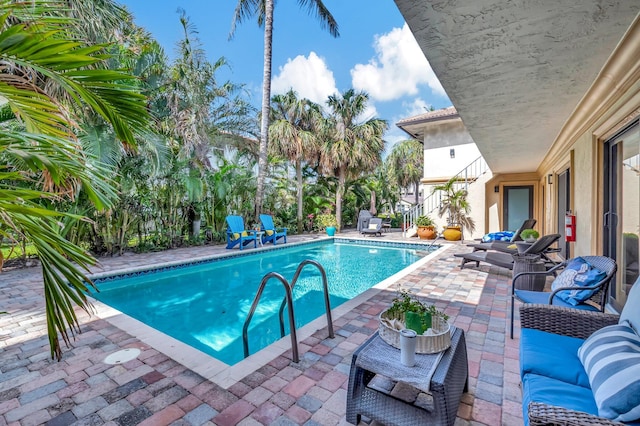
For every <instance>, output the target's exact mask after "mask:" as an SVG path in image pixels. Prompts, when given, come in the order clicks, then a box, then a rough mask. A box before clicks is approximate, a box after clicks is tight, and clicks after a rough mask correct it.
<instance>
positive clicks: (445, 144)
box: [423, 119, 481, 194]
mask: <svg viewBox="0 0 640 426" xmlns="http://www.w3.org/2000/svg"><path fill="white" fill-rule="evenodd" d="M451 149H454V150H455V157H454V158H451V155H450V150H451ZM480 155H481V154H480V151H479V150H478V147H477V146H476V144H475V142H474V141H473V139H472V138H471V135H469V132H468V131H467V128H466V127H465V126H464V124H463V123H462V121H461V120H460V119H457V120H454V121H452V122H440V123H438V122H436V123H433V124H431V125H430V126H429V127H428V131H426V132H425V137H424V178H423V182H425V183H428V182H429V181H433V180H442V179H445V180H446V179H448V178H450V177H451V176H454V175H455V174H456V173H458V172H460V171H461V170H462V169H464V168H465V167H467V166H468V165H469V164H470V163H471V162H472V161H473V160H475V159H476V158H478V157H480ZM427 193H428V192H426V193H425V194H427Z"/></svg>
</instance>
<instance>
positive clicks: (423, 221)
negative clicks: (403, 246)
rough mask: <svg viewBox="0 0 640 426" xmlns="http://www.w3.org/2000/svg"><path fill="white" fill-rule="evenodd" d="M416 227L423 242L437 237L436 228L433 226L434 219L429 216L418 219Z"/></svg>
mask: <svg viewBox="0 0 640 426" xmlns="http://www.w3.org/2000/svg"><path fill="white" fill-rule="evenodd" d="M416 226H417V227H418V237H420V239H421V240H433V239H434V238H435V237H436V228H435V226H433V219H431V218H430V217H429V216H419V217H418V218H417V219H416Z"/></svg>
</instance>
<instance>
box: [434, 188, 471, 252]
mask: <svg viewBox="0 0 640 426" xmlns="http://www.w3.org/2000/svg"><path fill="white" fill-rule="evenodd" d="M460 185H461V184H459V183H458V178H457V176H454V177H452V178H451V179H449V180H448V181H447V182H446V183H444V184H442V185H438V186H435V187H434V188H433V193H436V192H438V191H442V192H443V194H442V198H441V202H440V208H439V209H438V216H439V217H442V216H444V215H447V229H446V230H445V231H444V232H443V235H444V238H445V239H446V240H450V241H451V240H454V241H455V240H460V239H463V238H464V235H463V234H464V230H465V229H466V230H468V231H469V232H472V233H473V231H475V229H476V223H475V221H474V220H473V218H472V217H471V216H470V214H471V204H470V203H469V201H468V200H467V196H468V195H469V194H468V192H467V190H466V189H464V188H461V187H460Z"/></svg>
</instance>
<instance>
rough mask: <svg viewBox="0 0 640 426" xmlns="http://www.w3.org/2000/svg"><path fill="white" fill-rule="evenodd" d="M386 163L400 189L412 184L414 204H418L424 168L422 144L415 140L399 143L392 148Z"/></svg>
mask: <svg viewBox="0 0 640 426" xmlns="http://www.w3.org/2000/svg"><path fill="white" fill-rule="evenodd" d="M387 161H388V163H389V165H390V166H391V173H392V174H393V176H394V177H395V178H396V181H397V182H398V185H399V186H400V187H401V188H406V187H408V186H409V185H411V184H413V186H414V188H415V191H414V192H415V194H416V202H415V204H418V203H419V199H418V188H419V186H420V179H421V178H422V176H423V168H424V146H423V145H422V143H420V142H419V141H417V140H416V139H409V140H406V141H402V142H399V143H398V144H396V146H394V147H393V150H392V151H391V154H390V155H389V158H388V159H387Z"/></svg>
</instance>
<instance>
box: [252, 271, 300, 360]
mask: <svg viewBox="0 0 640 426" xmlns="http://www.w3.org/2000/svg"><path fill="white" fill-rule="evenodd" d="M271 278H276V279H278V280H279V281H280V282H281V283H282V285H283V286H284V293H285V299H286V300H288V301H289V328H290V329H291V352H292V356H293V362H296V363H297V362H299V361H300V357H299V355H298V337H297V336H296V321H295V316H294V314H293V303H292V302H293V292H292V288H291V286H290V285H289V282H288V281H287V280H286V279H285V277H283V276H282V275H280V274H279V273H277V272H269V273H268V274H266V275H265V276H264V277H262V281H261V282H260V287H258V292H257V293H256V296H255V298H254V299H253V304H252V305H251V309H249V314H248V315H247V319H246V320H245V321H244V326H243V327H242V348H243V350H244V357H245V358H246V357H248V356H249V337H248V330H249V323H250V322H251V318H252V317H253V313H254V312H255V310H256V308H257V307H258V303H259V302H260V297H261V296H262V292H263V291H264V287H265V285H266V284H267V281H269V279H271Z"/></svg>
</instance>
